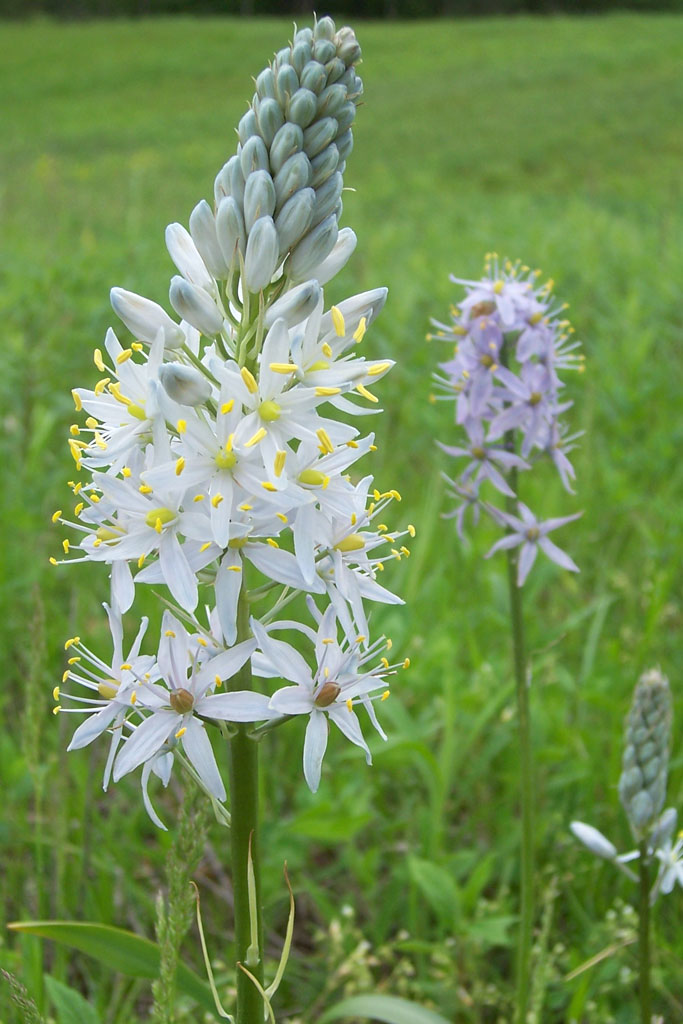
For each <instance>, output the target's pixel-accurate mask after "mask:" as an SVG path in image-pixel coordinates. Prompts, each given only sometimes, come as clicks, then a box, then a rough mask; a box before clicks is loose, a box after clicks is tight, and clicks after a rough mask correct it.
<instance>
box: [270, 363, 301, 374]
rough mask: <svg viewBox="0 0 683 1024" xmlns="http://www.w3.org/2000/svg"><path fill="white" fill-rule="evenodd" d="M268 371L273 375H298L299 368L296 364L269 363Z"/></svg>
mask: <svg viewBox="0 0 683 1024" xmlns="http://www.w3.org/2000/svg"><path fill="white" fill-rule="evenodd" d="M268 369H269V370H272V372H273V373H283V374H287V373H296V371H297V370H298V369H299V367H298V366H297V365H296V363H269V365H268Z"/></svg>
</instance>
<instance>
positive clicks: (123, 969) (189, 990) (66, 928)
mask: <svg viewBox="0 0 683 1024" xmlns="http://www.w3.org/2000/svg"><path fill="white" fill-rule="evenodd" d="M7 927H8V928H11V929H13V930H14V931H17V932H26V933H28V934H29V935H38V936H39V937H40V938H42V939H52V940H53V941H54V942H61V943H63V944H64V945H65V946H71V947H72V948H73V949H78V950H80V951H81V952H82V953H86V954H87V955H88V956H92V957H94V959H95V960H99V961H100V962H101V963H103V964H105V965H106V966H107V967H109V968H110V970H112V971H119V972H120V973H121V974H126V975H128V977H130V978H156V977H158V975H159V963H160V956H159V947H158V946H157V945H156V943H154V942H150V940H149V939H144V938H142V937H141V936H140V935H135V934H134V933H133V932H129V931H126V930H125V929H124V928H114V927H113V926H112V925H108V924H96V923H94V922H91V921H14V922H13V923H12V924H9V925H8V926H7ZM176 983H177V985H178V988H179V989H180V991H181V992H183V993H184V994H185V995H187V996H190V997H191V998H192V999H194V1000H195V1002H197V1003H198V1004H199V1005H200V1006H201V1007H202V1008H203V1009H204V1010H208V1011H209V1012H210V1013H215V1012H216V1006H215V1003H214V1001H213V996H212V995H211V990H210V989H209V986H208V985H207V984H206V982H205V981H203V979H202V978H200V977H199V975H198V974H195V972H194V971H193V970H192V969H191V968H190V967H186V966H185V964H179V965H178V970H177V974H176Z"/></svg>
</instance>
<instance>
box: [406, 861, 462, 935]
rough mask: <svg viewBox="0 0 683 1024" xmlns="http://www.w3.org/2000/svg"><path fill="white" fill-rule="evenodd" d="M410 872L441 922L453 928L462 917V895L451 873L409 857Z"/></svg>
mask: <svg viewBox="0 0 683 1024" xmlns="http://www.w3.org/2000/svg"><path fill="white" fill-rule="evenodd" d="M408 870H409V872H410V877H411V878H412V879H413V881H414V882H415V884H416V885H417V886H418V888H419V889H420V890H421V892H422V895H423V896H424V898H425V899H426V900H427V902H428V903H429V905H430V907H431V908H432V910H433V911H434V913H435V914H436V915H437V917H438V918H439V920H440V921H442V922H443V923H445V924H446V925H448V926H449V927H450V928H452V927H453V924H454V922H455V921H456V919H457V918H458V917H459V915H460V893H459V891H458V887H457V885H456V883H455V882H454V880H453V877H452V876H451V874H450V872H449V871H446V869H445V868H442V867H441V866H440V865H439V864H434V863H433V862H432V861H430V860H424V859H423V858H422V857H409V858H408Z"/></svg>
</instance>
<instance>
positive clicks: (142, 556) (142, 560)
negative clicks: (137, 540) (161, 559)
mask: <svg viewBox="0 0 683 1024" xmlns="http://www.w3.org/2000/svg"><path fill="white" fill-rule="evenodd" d="M146 558H147V555H140V557H139V558H138V569H142V567H143V565H144V564H145V559H146Z"/></svg>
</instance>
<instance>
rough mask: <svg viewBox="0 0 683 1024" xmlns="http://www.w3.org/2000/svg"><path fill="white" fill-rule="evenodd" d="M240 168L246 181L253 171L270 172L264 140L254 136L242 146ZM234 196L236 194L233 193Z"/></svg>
mask: <svg viewBox="0 0 683 1024" xmlns="http://www.w3.org/2000/svg"><path fill="white" fill-rule="evenodd" d="M240 167H241V169H242V175H243V177H244V180H245V181H246V180H247V178H248V177H249V175H250V174H251V173H252V172H253V171H269V170H270V165H269V163H268V150H267V149H266V144H265V142H264V141H263V139H262V138H261V137H260V136H258V135H252V137H251V138H250V139H247V141H246V143H245V144H244V145H243V146H242V151H241V153H240ZM233 195H234V193H233Z"/></svg>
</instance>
